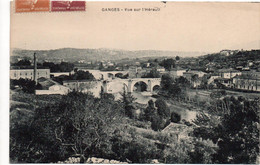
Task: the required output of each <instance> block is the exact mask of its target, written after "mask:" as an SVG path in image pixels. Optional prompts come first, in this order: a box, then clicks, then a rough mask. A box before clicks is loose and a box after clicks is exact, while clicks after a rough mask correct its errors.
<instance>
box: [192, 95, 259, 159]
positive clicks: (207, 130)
mask: <svg viewBox="0 0 260 165" xmlns="http://www.w3.org/2000/svg"><path fill="white" fill-rule="evenodd" d="M218 104H220V105H219V106H217V107H218V109H217V111H213V112H211V113H213V114H216V115H218V118H217V119H216V117H215V116H216V115H203V116H204V117H203V118H198V119H197V122H196V123H197V124H198V125H200V127H197V128H195V129H194V135H195V136H196V137H202V138H203V139H211V140H212V141H213V142H214V143H216V144H217V145H218V147H219V150H218V152H217V153H216V154H215V155H214V157H213V161H214V162H215V163H256V157H257V156H258V155H259V129H258V126H259V110H260V102H259V99H256V100H247V99H242V98H239V99H236V98H234V97H225V98H224V99H223V100H222V101H219V102H218ZM214 118H215V119H214ZM212 121H216V122H212Z"/></svg>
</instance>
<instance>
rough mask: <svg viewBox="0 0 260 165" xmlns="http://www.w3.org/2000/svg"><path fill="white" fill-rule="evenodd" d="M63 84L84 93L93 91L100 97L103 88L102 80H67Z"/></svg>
mask: <svg viewBox="0 0 260 165" xmlns="http://www.w3.org/2000/svg"><path fill="white" fill-rule="evenodd" d="M63 85H64V86H66V87H68V88H69V89H70V90H72V91H80V92H83V93H92V94H93V95H94V96H95V97H99V94H100V92H101V89H102V82H101V81H89V80H65V81H63Z"/></svg>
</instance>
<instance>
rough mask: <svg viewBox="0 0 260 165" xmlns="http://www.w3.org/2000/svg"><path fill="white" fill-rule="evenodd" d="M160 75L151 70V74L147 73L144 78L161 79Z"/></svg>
mask: <svg viewBox="0 0 260 165" xmlns="http://www.w3.org/2000/svg"><path fill="white" fill-rule="evenodd" d="M160 77H161V76H160V73H159V72H158V71H156V70H151V71H150V72H149V73H146V74H145V75H143V76H142V78H160Z"/></svg>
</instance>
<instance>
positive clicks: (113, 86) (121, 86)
mask: <svg viewBox="0 0 260 165" xmlns="http://www.w3.org/2000/svg"><path fill="white" fill-rule="evenodd" d="M124 90H125V91H126V92H128V90H129V89H128V85H127V84H126V83H125V82H122V81H114V82H109V83H108V84H107V92H108V93H119V92H123V91H124Z"/></svg>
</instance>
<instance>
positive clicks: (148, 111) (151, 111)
mask: <svg viewBox="0 0 260 165" xmlns="http://www.w3.org/2000/svg"><path fill="white" fill-rule="evenodd" d="M155 115H157V110H156V108H155V106H154V102H153V100H149V101H148V106H147V107H146V108H145V110H144V120H146V121H152V118H153V117H154V116H155Z"/></svg>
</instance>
